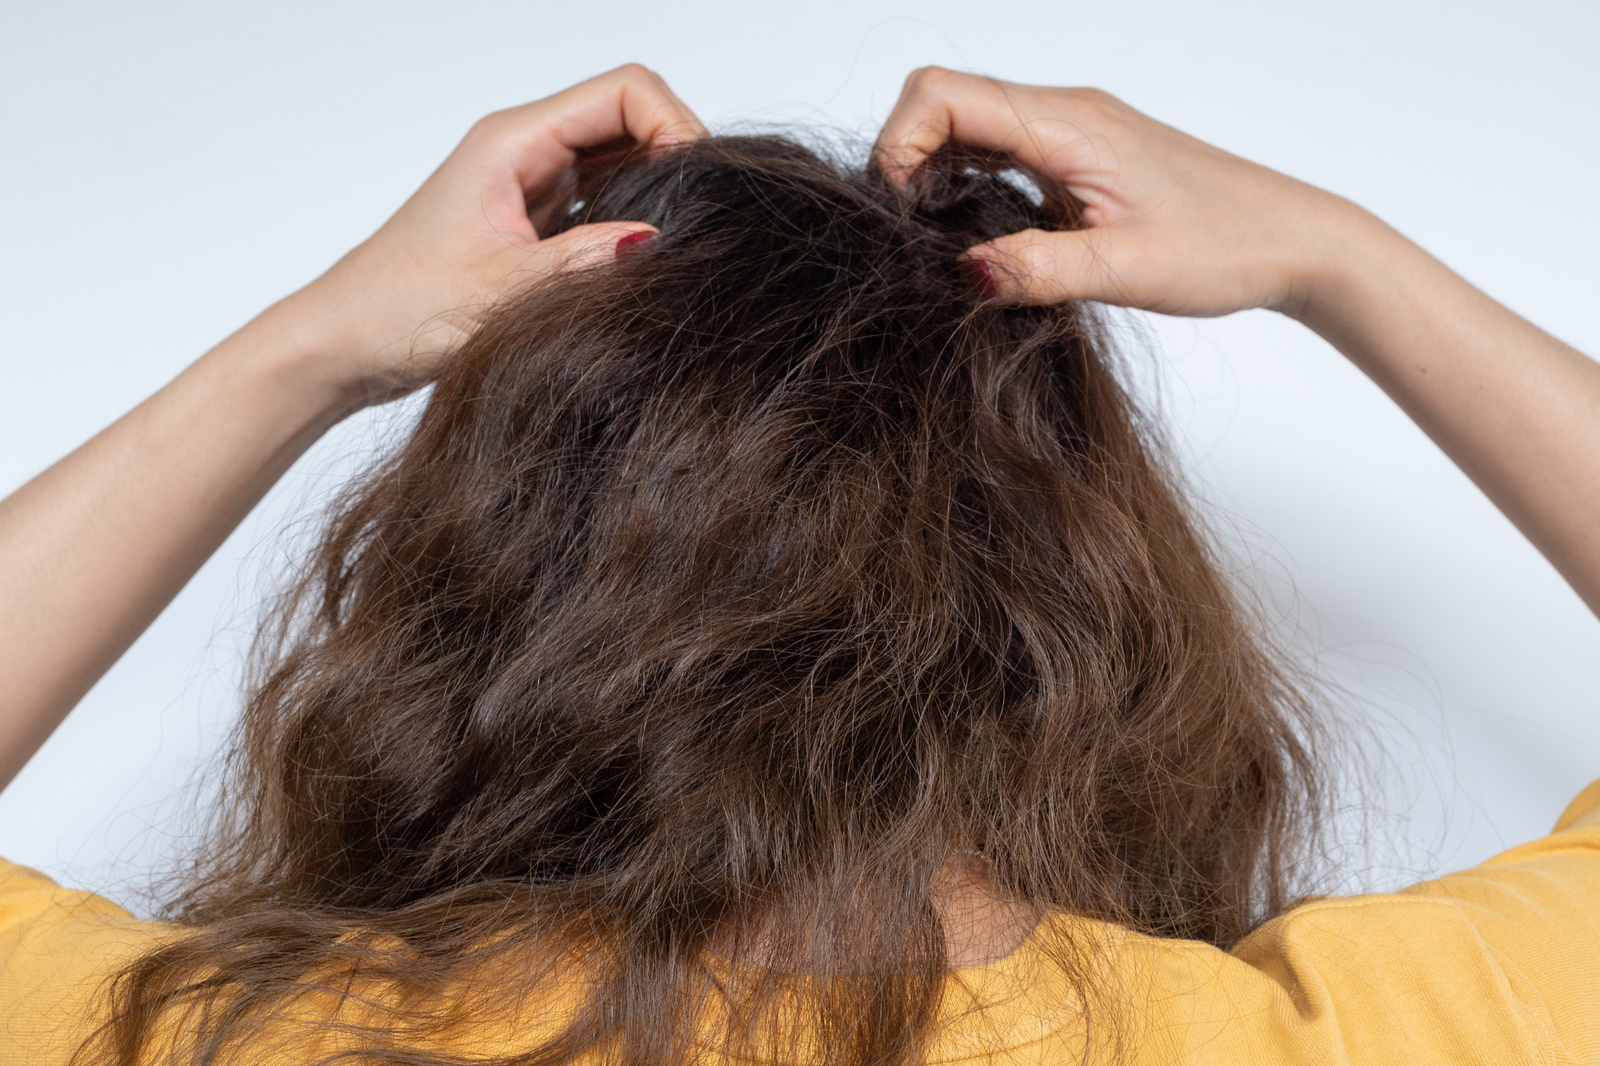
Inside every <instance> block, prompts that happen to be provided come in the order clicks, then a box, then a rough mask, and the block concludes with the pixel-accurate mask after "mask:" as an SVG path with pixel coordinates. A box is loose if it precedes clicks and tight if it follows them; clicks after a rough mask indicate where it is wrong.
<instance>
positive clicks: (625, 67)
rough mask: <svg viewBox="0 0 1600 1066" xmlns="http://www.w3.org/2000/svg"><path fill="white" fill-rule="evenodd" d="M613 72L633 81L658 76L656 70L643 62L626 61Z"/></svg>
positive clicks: (646, 79) (647, 79)
mask: <svg viewBox="0 0 1600 1066" xmlns="http://www.w3.org/2000/svg"><path fill="white" fill-rule="evenodd" d="M612 73H613V74H616V75H619V76H620V77H623V78H627V79H629V80H631V81H649V80H651V79H654V78H655V77H656V74H655V71H653V70H651V69H650V68H649V67H647V66H645V65H644V64H643V63H624V64H622V66H620V67H618V68H617V69H616V70H614V71H612Z"/></svg>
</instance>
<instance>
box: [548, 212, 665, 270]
mask: <svg viewBox="0 0 1600 1066" xmlns="http://www.w3.org/2000/svg"><path fill="white" fill-rule="evenodd" d="M656 232H657V230H656V228H655V227H654V226H652V225H650V224H649V223H646V222H591V223H589V224H588V225H585V226H573V227H572V228H571V229H569V230H567V231H566V232H565V233H559V234H557V235H556V236H554V237H550V238H548V239H547V240H542V241H540V242H539V243H538V244H536V245H534V246H533V250H532V251H531V252H529V253H528V255H527V256H526V258H525V260H524V261H523V263H522V267H521V269H522V270H523V271H526V272H527V273H528V274H529V275H532V276H538V277H543V276H545V275H548V274H555V273H562V272H565V271H570V270H582V269H585V268H587V267H596V266H603V265H605V264H607V263H612V262H615V261H616V260H618V259H620V258H622V256H623V255H625V254H629V250H630V248H637V247H638V243H637V242H638V241H639V239H640V238H639V236H638V235H639V234H653V233H656ZM628 238H632V240H629V239H628Z"/></svg>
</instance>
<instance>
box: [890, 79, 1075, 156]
mask: <svg viewBox="0 0 1600 1066" xmlns="http://www.w3.org/2000/svg"><path fill="white" fill-rule="evenodd" d="M1089 97H1090V94H1089V93H1088V92H1084V91H1079V90H1041V89H1037V88H1035V87H1033V86H1028V85H1016V84H1013V83H1011V82H1006V81H1000V80H999V79H996V78H986V77H982V76H979V75H976V74H962V73H959V72H957V71H952V70H944V69H942V68H940V67H925V68H923V69H922V70H918V71H915V72H914V73H913V74H912V75H911V76H910V77H909V78H907V79H906V85H905V89H904V90H903V91H902V92H901V94H900V100H899V102H897V103H896V104H895V108H894V110H893V111H892V112H891V113H890V115H889V118H888V120H887V121H886V122H885V123H884V126H883V129H882V131H881V132H880V133H879V134H878V141H877V144H876V145H875V146H874V152H875V154H876V155H877V157H878V159H879V165H880V166H882V167H883V169H884V172H885V174H886V175H887V176H888V177H889V179H890V180H891V181H893V182H895V183H896V184H901V185H903V184H904V183H905V182H906V181H907V180H908V179H909V178H910V175H911V172H912V171H913V170H915V169H916V168H917V167H918V166H920V165H921V164H922V162H923V161H924V160H925V159H927V158H928V156H930V155H932V154H933V153H934V152H936V151H938V150H939V149H940V148H941V147H943V146H944V145H945V144H946V143H948V142H950V141H956V142H959V143H961V144H968V145H972V146H974V147H977V148H987V149H990V150H992V151H999V152H1006V153H1009V154H1010V155H1011V156H1012V157H1014V158H1015V159H1016V160H1018V161H1019V162H1021V163H1023V164H1025V165H1027V166H1030V167H1033V168H1034V169H1035V170H1038V171H1040V172H1041V173H1046V174H1055V175H1056V176H1057V177H1060V178H1068V177H1069V176H1070V175H1069V174H1067V173H1064V172H1063V170H1064V169H1070V167H1068V166H1067V163H1068V161H1066V160H1063V159H1061V158H1059V156H1060V148H1061V147H1062V145H1063V144H1065V143H1082V142H1084V141H1086V139H1087V136H1088V134H1087V132H1086V130H1085V129H1084V125H1085V123H1086V122H1088V121H1089V120H1090V119H1091V116H1090V115H1089V113H1088V106H1087V105H1088V103H1089Z"/></svg>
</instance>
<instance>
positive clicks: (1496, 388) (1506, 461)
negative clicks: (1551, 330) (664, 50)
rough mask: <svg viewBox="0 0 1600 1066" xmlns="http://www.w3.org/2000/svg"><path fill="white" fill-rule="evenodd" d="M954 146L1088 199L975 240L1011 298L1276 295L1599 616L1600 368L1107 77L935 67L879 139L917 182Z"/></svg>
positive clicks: (1188, 305)
mask: <svg viewBox="0 0 1600 1066" xmlns="http://www.w3.org/2000/svg"><path fill="white" fill-rule="evenodd" d="M946 141H957V142H961V143H964V144H969V145H973V146H976V147H980V148H989V149H996V150H1000V151H1005V152H1009V153H1011V154H1012V155H1013V156H1015V157H1016V158H1017V159H1018V160H1020V161H1021V162H1023V163H1025V164H1027V165H1028V166H1030V167H1032V168H1034V169H1035V170H1037V171H1038V172H1039V173H1041V174H1044V175H1048V176H1050V177H1053V178H1055V179H1057V180H1059V181H1061V182H1062V183H1064V184H1065V185H1066V187H1067V188H1068V189H1070V190H1071V191H1072V192H1073V193H1074V194H1075V195H1076V196H1078V197H1079V198H1080V199H1081V200H1082V201H1083V202H1084V203H1085V204H1086V205H1087V210H1086V211H1085V214H1084V219H1083V221H1084V228H1082V229H1078V230H1072V231H1069V232H1044V231H1041V230H1026V231H1024V232H1022V233H1014V234H1011V235H1009V236H1006V237H1002V238H1000V239H999V240H995V241H990V242H988V243H986V244H981V245H978V246H977V247H975V248H973V249H972V250H971V252H970V254H971V255H972V256H973V257H974V258H975V259H979V260H982V261H984V262H987V263H989V264H990V266H991V270H992V276H993V277H994V281H995V284H996V288H997V289H998V293H997V295H998V296H999V297H1000V298H1002V299H1008V300H1011V301H1015V302H1018V303H1035V304H1050V303H1060V302H1062V301H1064V300H1094V301H1098V302H1100V303H1108V304H1118V305H1121V306H1124V307H1137V308H1143V309H1145V310H1149V311H1160V312H1164V313H1166V314H1173V315H1225V314H1228V313H1229V312H1231V311H1239V310H1243V309H1244V308H1249V307H1267V308H1272V309H1274V310H1278V311H1282V312H1284V313H1285V314H1288V315H1291V316H1292V317H1294V318H1298V319H1299V320H1300V321H1302V322H1304V323H1305V324H1306V325H1308V326H1310V327H1311V328H1312V329H1314V330H1316V331H1317V332H1318V333H1320V334H1321V335H1322V336H1323V337H1324V338H1326V339H1327V340H1328V341H1329V342H1330V343H1331V344H1333V345H1334V346H1335V347H1336V348H1338V349H1339V350H1340V351H1341V352H1343V353H1344V354H1345V355H1346V356H1348V357H1349V358H1350V360H1351V361H1352V362H1353V363H1355V364H1356V365H1357V366H1359V367H1360V368H1361V369H1362V370H1364V371H1366V373H1367V374H1368V375H1370V376H1371V377H1372V379H1373V380H1374V381H1376V382H1377V383H1378V384H1379V385H1381V386H1382V387H1383V389H1384V390H1385V391H1386V392H1388V393H1389V395H1390V396H1391V397H1393V398H1394V399H1395V401H1396V402H1398V403H1399V404H1400V406H1401V407H1402V408H1404V409H1405V411H1406V412H1407V413H1408V414H1409V415H1411V417H1412V418H1414V419H1415V420H1416V421H1417V423H1418V425H1420V426H1421V427H1422V428H1423V429H1424V430H1425V431H1426V432H1427V433H1428V435H1429V436H1431V437H1432V438H1433V439H1434V441H1435V442H1436V443H1438V444H1439V446H1440V447H1442V448H1443V449H1444V451H1445V452H1446V454H1448V455H1449V456H1450V457H1451V458H1452V459H1454V460H1455V461H1456V463H1457V464H1458V465H1460V467H1461V468H1462V470H1464V471H1465V472H1466V473H1467V475H1468V476H1469V477H1471V478H1472V479H1473V481H1475V482H1476V483H1477V484H1478V487H1479V488H1481V489H1482V490H1483V491H1484V493H1485V494H1487V495H1488V497H1489V498H1490V499H1491V500H1493V501H1494V502H1495V503H1496V505H1498V506H1499V507H1500V509H1501V510H1502V511H1503V512H1505V514H1506V516H1507V517H1508V518H1510V519H1511V520H1512V521H1513V522H1514V523H1516V525H1517V527H1518V528H1519V529H1520V530H1522V532H1523V533H1524V534H1525V535H1526V536H1527V537H1528V539H1530V540H1531V541H1533V543H1534V545H1535V546H1536V547H1538V549H1539V550H1540V551H1542V552H1543V553H1544V554H1545V557H1546V558H1547V559H1549V560H1550V562H1551V563H1553V564H1554V565H1555V567H1556V569H1557V570H1559V571H1560V572H1561V575H1562V576H1563V577H1565V578H1566V579H1567V581H1568V583H1569V584H1571V585H1572V587H1573V589H1575V590H1576V591H1577V593H1578V595H1579V596H1581V597H1582V598H1583V599H1584V601H1585V602H1586V603H1587V604H1588V605H1589V607H1590V609H1591V610H1593V611H1595V613H1596V614H1600V366H1597V365H1596V364H1595V362H1594V361H1593V360H1591V359H1589V358H1587V357H1586V356H1584V355H1583V354H1582V353H1581V352H1578V351H1576V350H1574V349H1572V348H1570V347H1568V346H1567V345H1565V344H1562V343H1561V342H1560V341H1558V340H1556V339H1555V338H1554V337H1551V336H1549V335H1548V334H1546V333H1544V332H1543V331H1541V330H1540V329H1539V328H1538V327H1536V326H1534V325H1532V324H1530V323H1528V322H1525V321H1523V320H1522V319H1520V318H1518V317H1517V316H1516V315H1514V314H1512V313H1511V312H1510V311H1508V310H1506V309H1505V308H1504V307H1501V306H1500V305H1499V304H1497V303H1495V302H1494V301H1493V300H1491V299H1489V298H1488V297H1487V296H1485V295H1484V294H1483V293H1481V292H1479V291H1478V290H1476V289H1474V288H1473V287H1472V286H1471V285H1469V284H1467V283H1466V282H1465V281H1463V280H1462V279H1461V278H1459V277H1457V276H1456V275H1455V274H1453V273H1451V271H1450V270H1449V269H1448V268H1447V267H1445V266H1444V265H1443V264H1441V263H1440V262H1439V261H1438V260H1436V259H1434V258H1433V257H1432V256H1430V255H1428V253H1426V252H1424V251H1423V250H1422V249H1420V248H1418V247H1417V246H1416V245H1414V244H1412V243H1411V242H1410V241H1408V240H1406V239H1405V238H1404V237H1402V236H1400V234H1398V233H1396V232H1395V231H1394V230H1392V229H1390V228H1389V227H1388V226H1386V225H1384V224H1383V223H1382V222H1380V221H1379V220H1378V219H1376V218H1374V217H1373V216H1372V215H1370V214H1368V213H1367V212H1366V211H1363V210H1361V209H1360V208H1359V207H1356V206H1355V205H1354V204H1352V203H1350V202H1349V201H1347V200H1342V199H1340V198H1339V197H1337V196H1334V195H1332V194H1331V193H1327V192H1324V191H1322V190H1321V189H1317V188H1313V187H1312V186H1310V185H1306V184H1304V183H1303V182H1299V181H1295V180H1294V179H1292V178H1288V177H1285V176H1284V175H1282V174H1278V173H1276V172H1274V171H1271V170H1268V169H1267V168H1265V167H1261V166H1257V165H1256V164H1254V163H1249V162H1246V161H1245V160H1243V159H1240V158H1238V157H1237V156H1232V155H1229V154H1228V153H1227V152H1224V151H1222V150H1220V149H1217V148H1213V147H1211V146H1210V145H1208V144H1205V143H1203V142H1201V141H1197V140H1195V139H1194V138H1193V137H1190V136H1188V135H1186V134H1183V133H1180V132H1178V131H1177V130H1175V129H1172V128H1171V127H1170V126H1164V125H1162V124H1161V123H1159V122H1156V121H1155V120H1154V119H1151V118H1148V117H1146V116H1144V115H1142V114H1140V113H1139V112H1137V111H1135V110H1133V108H1131V107H1129V106H1128V105H1126V104H1124V103H1122V102H1121V101H1120V100H1117V99H1116V98H1115V97H1112V96H1108V95H1106V94H1105V93H1102V92H1099V91H1097V90H1094V89H1048V88H1039V87H1035V86H1028V85H1013V84H1011V83H1009V82H1003V81H996V80H995V79H993V78H982V77H977V76H975V75H971V74H957V73H954V72H952V71H948V70H940V69H938V68H936V67H929V68H926V69H923V70H919V71H917V72H916V73H914V74H912V75H911V77H910V78H909V79H908V80H907V81H906V87H905V91H904V92H903V93H902V94H901V97H900V102H899V103H898V104H897V105H896V106H895V109H894V112H893V113H892V114H891V115H890V116H889V120H888V122H887V123H885V125H884V128H883V132H882V133H881V134H880V135H879V137H878V146H877V153H878V159H879V162H880V164H881V165H882V166H883V168H884V171H885V173H886V174H887V175H888V176H889V178H890V179H891V180H893V181H899V182H904V181H906V180H908V179H909V177H910V175H911V172H912V171H913V170H914V169H915V168H916V167H917V165H918V164H920V163H921V162H922V160H924V159H926V158H927V157H928V155H929V154H930V153H932V152H933V151H935V150H936V149H938V148H939V147H940V146H941V145H943V144H944V143H945V142H946Z"/></svg>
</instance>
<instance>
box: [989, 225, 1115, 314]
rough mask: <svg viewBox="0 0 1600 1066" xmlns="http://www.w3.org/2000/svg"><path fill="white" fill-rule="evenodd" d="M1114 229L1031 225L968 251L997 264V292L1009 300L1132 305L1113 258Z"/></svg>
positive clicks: (994, 269)
mask: <svg viewBox="0 0 1600 1066" xmlns="http://www.w3.org/2000/svg"><path fill="white" fill-rule="evenodd" d="M1112 229H1114V227H1105V228H1101V229H1092V230H1063V231H1047V230H1038V229H1027V230H1022V231H1021V232H1020V233H1012V234H1009V235H1007V236H1005V237H1001V238H998V239H997V240H992V241H987V242H985V243H983V244H980V245H976V246H975V247H973V248H971V249H969V250H968V252H967V255H968V256H969V257H970V258H973V259H981V260H983V261H985V262H987V263H988V264H989V265H990V266H991V267H992V269H993V275H994V281H995V287H996V290H997V292H996V295H997V297H998V298H999V299H1001V300H1004V301H1006V302H1008V303H1019V304H1059V303H1065V302H1067V301H1068V300H1094V301H1096V302H1098V303H1109V304H1117V305H1119V306H1127V305H1128V304H1129V302H1130V299H1129V294H1128V292H1127V291H1126V289H1125V287H1124V286H1123V285H1122V283H1121V279H1120V278H1119V277H1118V275H1117V272H1116V270H1115V269H1114V267H1113V262H1112V253H1113V252H1114V242H1115V239H1116V235H1115V233H1113V232H1111V230H1112Z"/></svg>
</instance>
